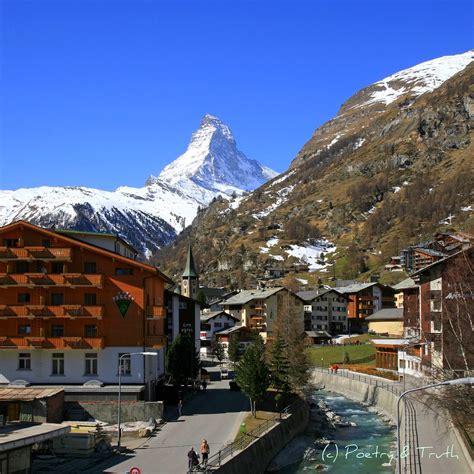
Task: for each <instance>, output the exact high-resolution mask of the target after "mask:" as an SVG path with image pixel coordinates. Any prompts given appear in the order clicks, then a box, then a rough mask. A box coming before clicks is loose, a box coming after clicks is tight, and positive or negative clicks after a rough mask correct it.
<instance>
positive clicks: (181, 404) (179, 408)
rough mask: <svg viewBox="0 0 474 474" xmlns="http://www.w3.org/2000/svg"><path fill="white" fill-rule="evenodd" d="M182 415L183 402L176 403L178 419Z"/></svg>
mask: <svg viewBox="0 0 474 474" xmlns="http://www.w3.org/2000/svg"><path fill="white" fill-rule="evenodd" d="M182 414H183V400H180V401H179V402H178V417H179V416H181V415H182Z"/></svg>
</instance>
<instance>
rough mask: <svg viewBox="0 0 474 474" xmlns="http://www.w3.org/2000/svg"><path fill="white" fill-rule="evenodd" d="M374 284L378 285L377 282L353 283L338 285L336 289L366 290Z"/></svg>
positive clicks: (345, 291) (346, 291) (350, 291)
mask: <svg viewBox="0 0 474 474" xmlns="http://www.w3.org/2000/svg"><path fill="white" fill-rule="evenodd" d="M374 285H378V283H376V282H373V283H354V284H352V285H348V286H339V287H338V288H337V291H339V293H359V291H362V290H366V289H367V288H370V287H371V286H374Z"/></svg>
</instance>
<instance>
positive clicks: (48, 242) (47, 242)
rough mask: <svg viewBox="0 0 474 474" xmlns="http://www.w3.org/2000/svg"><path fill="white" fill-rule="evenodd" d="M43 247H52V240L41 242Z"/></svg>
mask: <svg viewBox="0 0 474 474" xmlns="http://www.w3.org/2000/svg"><path fill="white" fill-rule="evenodd" d="M41 245H42V246H43V247H51V240H49V239H43V240H42V241H41Z"/></svg>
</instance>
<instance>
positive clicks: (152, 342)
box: [145, 336, 166, 348]
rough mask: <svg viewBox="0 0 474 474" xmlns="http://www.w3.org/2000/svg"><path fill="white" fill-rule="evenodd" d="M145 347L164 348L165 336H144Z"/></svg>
mask: <svg viewBox="0 0 474 474" xmlns="http://www.w3.org/2000/svg"><path fill="white" fill-rule="evenodd" d="M145 345H146V346H147V347H153V348H160V347H164V346H165V345H166V336H146V337H145Z"/></svg>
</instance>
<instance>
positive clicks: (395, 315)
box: [365, 308, 403, 322]
mask: <svg viewBox="0 0 474 474" xmlns="http://www.w3.org/2000/svg"><path fill="white" fill-rule="evenodd" d="M365 320H366V321H369V322H370V321H403V308H384V309H381V310H380V311H377V312H376V313H374V314H371V315H370V316H367V317H366V318H365Z"/></svg>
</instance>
